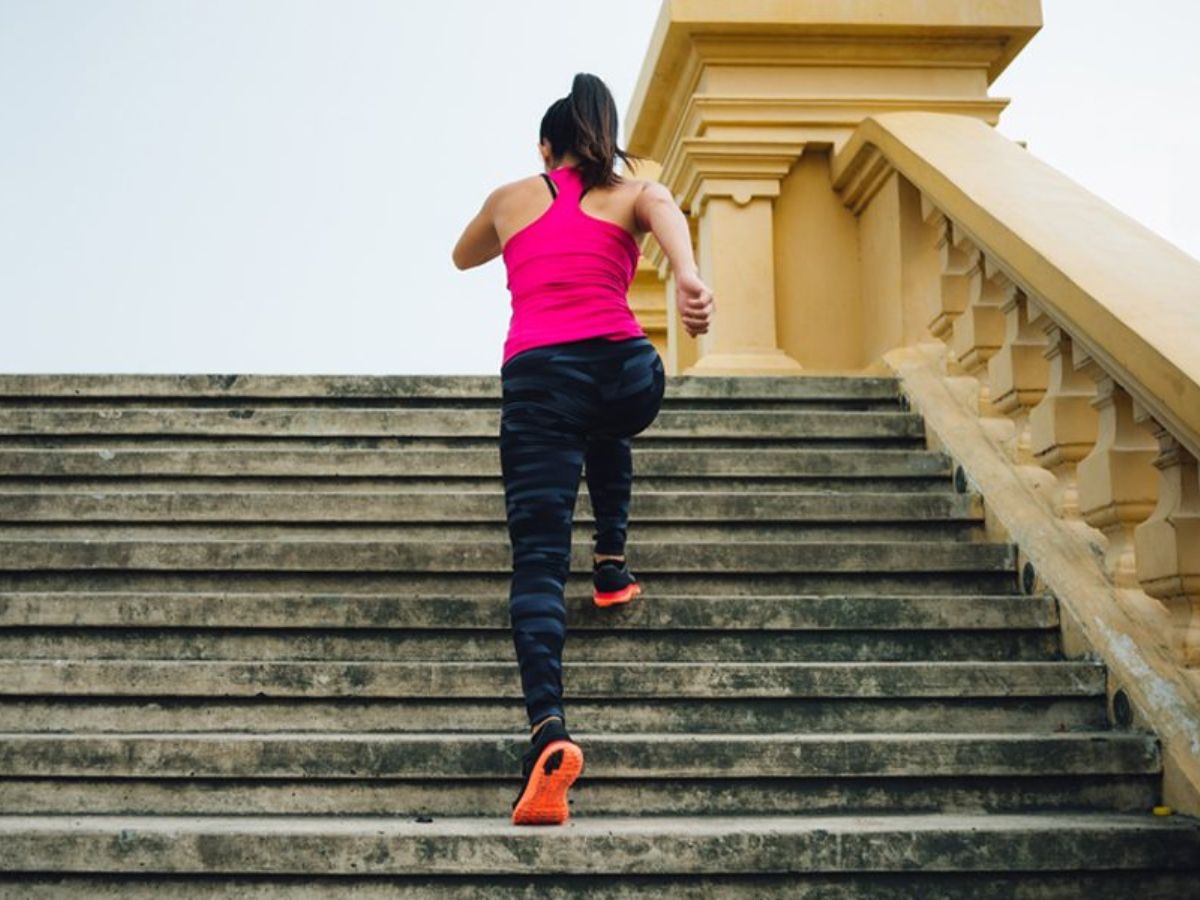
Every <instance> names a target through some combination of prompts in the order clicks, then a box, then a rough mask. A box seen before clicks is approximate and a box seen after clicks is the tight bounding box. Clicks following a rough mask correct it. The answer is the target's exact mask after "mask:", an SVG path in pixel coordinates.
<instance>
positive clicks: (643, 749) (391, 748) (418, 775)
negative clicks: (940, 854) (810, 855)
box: [0, 727, 1162, 789]
mask: <svg viewBox="0 0 1200 900" xmlns="http://www.w3.org/2000/svg"><path fill="white" fill-rule="evenodd" d="M572 737H574V738H575V740H576V741H577V742H578V743H579V744H580V746H581V747H583V750H584V770H583V772H582V774H581V775H580V784H581V785H582V784H583V783H584V782H594V781H597V780H606V779H618V778H625V779H629V778H638V779H706V778H749V779H759V778H810V777H843V778H846V777H864V776H872V777H880V776H903V777H908V778H918V777H920V778H927V777H944V776H969V775H1071V774H1090V775H1099V774H1109V775H1118V774H1152V773H1154V772H1160V771H1161V768H1162V760H1161V756H1160V752H1159V746H1158V741H1157V738H1155V737H1154V736H1153V735H1148V734H1141V733H1119V732H1100V733H1091V734H1088V733H1070V732H1066V733H1062V734H1012V733H999V734H954V733H946V732H934V733H924V734H883V733H880V734H866V735H862V734H768V735H759V734H756V735H740V734H644V733H640V734H639V733H635V734H604V733H596V734H593V733H588V732H584V731H582V730H580V729H578V728H575V727H573V728H572ZM528 747H529V739H528V736H527V735H525V734H512V733H506V734H497V733H482V734H480V733H476V734H446V733H441V734H438V733H432V734H418V733H408V734H354V733H341V734H313V733H312V732H308V731H303V732H293V733H275V734H253V733H251V734H246V733H236V732H235V733H221V734H212V733H200V734H197V733H174V734H172V733H157V734H138V733H133V734H129V733H124V734H79V733H76V734H37V733H34V734H22V733H17V734H13V733H5V734H0V777H4V778H24V777H31V776H32V777H48V776H55V777H105V778H191V777H207V778H254V779H261V778H294V779H295V778H397V779H398V778H407V779H424V778H440V779H445V780H452V781H456V780H458V779H475V778H497V779H511V780H512V781H513V786H514V787H515V788H518V789H519V788H520V771H521V754H522V753H524V752H525V750H527V749H528Z"/></svg>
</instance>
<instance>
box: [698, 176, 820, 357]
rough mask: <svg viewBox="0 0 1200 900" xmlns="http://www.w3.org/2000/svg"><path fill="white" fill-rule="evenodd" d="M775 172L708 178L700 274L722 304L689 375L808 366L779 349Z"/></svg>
mask: <svg viewBox="0 0 1200 900" xmlns="http://www.w3.org/2000/svg"><path fill="white" fill-rule="evenodd" d="M778 196H779V181H778V180H777V179H774V178H760V179H732V178H702V179H701V180H700V182H699V187H698V190H697V192H696V195H695V197H694V199H693V201H692V206H693V210H694V213H693V214H694V215H696V216H697V217H698V218H699V224H700V248H699V258H698V260H697V262H698V265H699V267H700V277H701V278H702V279H704V281H705V282H706V283H707V284H708V286H709V287H710V288H712V291H713V297H714V298H715V303H716V305H717V307H718V309H719V312H716V313H715V314H714V315H713V320H712V322H711V324H710V325H709V331H708V333H707V334H704V335H700V336H699V339H698V353H699V358H698V359H697V361H696V363H695V364H694V365H692V366H691V367H689V368H688V369H685V370H684V372H683V373H682V374H684V375H791V374H799V373H800V372H801V366H800V364H799V363H798V362H796V361H795V360H794V359H792V358H791V357H790V356H788V355H787V354H786V353H784V352H783V350H781V349H780V348H779V344H778V339H777V334H776V319H775V260H774V231H775V228H774V214H773V208H772V205H773V202H774V199H775V198H776V197H778Z"/></svg>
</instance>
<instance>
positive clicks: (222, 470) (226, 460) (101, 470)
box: [0, 435, 951, 493]
mask: <svg viewBox="0 0 1200 900" xmlns="http://www.w3.org/2000/svg"><path fill="white" fill-rule="evenodd" d="M17 440H19V439H14V438H8V439H6V440H5V441H4V443H2V444H0V472H3V473H5V475H6V476H15V477H20V478H34V477H46V476H53V478H54V479H62V478H67V477H70V478H81V477H88V476H95V477H120V478H122V479H130V478H135V477H138V476H143V477H147V478H150V477H152V478H156V479H157V478H165V477H175V478H186V477H191V478H203V479H205V480H203V481H191V482H188V481H180V482H175V483H172V485H171V490H172V491H176V490H200V491H208V490H211V488H212V484H211V482H210V481H208V480H207V479H211V478H220V479H221V482H220V483H221V485H222V486H224V485H226V484H228V483H229V482H231V481H233V480H235V479H236V478H237V477H238V476H254V477H267V476H280V477H283V476H286V477H287V478H288V479H289V481H288V482H287V484H289V485H292V486H293V487H294V486H295V484H296V481H295V479H301V478H314V479H320V478H321V477H323V476H331V475H332V476H336V478H337V479H338V481H336V482H334V483H333V484H332V485H330V484H328V483H327V484H325V488H326V489H333V490H337V491H341V490H343V489H344V487H345V484H344V481H342V479H346V478H355V479H366V478H388V479H393V478H397V477H403V478H443V479H445V478H461V479H466V478H490V479H497V480H498V479H499V478H500V456H499V451H498V449H497V444H496V437H495V436H493V437H492V438H491V439H490V440H484V439H479V440H478V441H477V443H478V444H480V445H481V446H478V447H471V446H469V445H468V442H467V441H462V442H460V444H461V446H456V447H454V448H442V449H436V448H421V447H415V448H407V449H403V448H402V449H397V448H395V447H392V446H390V443H389V444H388V445H386V446H374V447H355V448H349V447H344V446H339V445H336V444H333V443H331V444H330V445H329V446H322V447H311V446H306V447H297V446H296V443H297V442H296V441H294V440H287V441H279V440H274V441H273V440H270V439H265V440H255V441H253V442H246V441H241V442H230V441H223V442H222V441H218V442H215V443H218V444H224V445H225V446H214V442H213V441H192V442H191V443H190V445H189V446H186V447H182V446H174V447H173V448H172V449H163V448H162V447H161V446H158V445H156V446H153V447H147V446H146V445H145V444H144V443H141V442H137V441H128V440H126V441H120V442H117V441H115V440H108V441H105V440H101V439H98V438H96V437H93V436H91V435H89V436H86V437H83V436H81V437H80V438H78V440H76V439H72V442H71V444H70V446H67V447H57V446H52V445H48V444H52V443H53V442H54V441H55V439H46V438H41V437H39V438H38V439H37V444H38V445H37V446H32V447H14V446H12V445H13V444H14V442H15V441H17ZM30 440H32V439H30ZM58 442H61V439H59V441H58ZM81 443H85V444H87V445H88V446H87V447H81V446H80V444H81ZM172 443H173V444H175V445H178V444H182V443H184V441H183V440H182V439H179V438H172ZM631 447H632V449H631V454H632V458H633V467H634V471H635V472H636V473H637V478H638V487H639V490H641V489H642V488H644V487H645V486H646V481H650V483H651V484H653V483H655V482H654V481H652V479H656V478H667V477H670V478H673V479H683V478H687V479H705V478H707V479H711V480H712V481H713V483H714V486H716V487H718V488H719V486H720V485H721V484H723V483H725V482H726V481H730V480H734V479H737V478H745V477H750V476H756V477H761V478H787V479H791V480H804V479H812V480H815V479H835V478H836V479H845V480H847V481H851V482H853V481H866V482H867V483H868V484H870V483H872V482H878V481H880V480H882V479H893V480H904V481H911V480H916V481H921V480H926V479H935V480H936V481H937V483H938V484H939V485H940V486H941V487H942V488H943V489H948V488H949V485H950V476H951V460H950V458H949V457H947V456H946V455H945V454H942V453H936V452H933V451H929V450H924V449H912V450H897V449H891V450H889V449H866V450H862V449H859V450H855V449H841V450H825V449H814V448H812V447H808V446H799V447H787V448H779V447H739V448H738V449H736V450H731V449H704V448H703V447H701V446H699V445H696V444H694V443H693V444H692V445H689V446H687V449H686V452H683V453H681V452H680V447H679V446H675V447H671V448H658V449H656V448H654V447H653V446H647V444H646V442H645V440H644V439H643V436H642V435H638V438H637V440H635V441H633V442H632V445H631ZM249 483H250V484H253V483H254V482H249ZM313 483H314V484H320V483H321V482H320V481H319V480H317V481H314V482H313ZM67 484H68V485H69V486H71V487H72V488H73V485H74V483H73V482H67ZM120 484H121V483H116V484H113V483H108V484H106V483H105V482H97V483H96V484H95V485H94V486H95V487H97V488H103V489H106V490H110V491H111V490H119V489H121V488H120V487H119V485H120ZM150 484H151V485H153V484H155V482H150ZM392 484H395V482H383V483H382V486H383V487H388V486H389V485H392ZM22 487H23V489H25V490H29V491H37V492H46V493H53V492H55V491H57V490H60V488H58V486H57V483H56V481H46V482H40V483H34V484H29V485H24V484H23V485H22ZM92 487H93V485H88V489H91V488H92ZM308 487H309V485H308V484H306V485H305V489H308ZM368 487H369V486H368ZM130 489H133V490H145V489H146V488H145V486H144V485H140V484H138V483H137V482H133V483H132V485H131V488H130ZM389 489H391V488H389Z"/></svg>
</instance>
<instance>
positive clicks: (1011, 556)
mask: <svg viewBox="0 0 1200 900" xmlns="http://www.w3.org/2000/svg"><path fill="white" fill-rule="evenodd" d="M628 557H629V561H630V565H631V567H632V568H633V569H634V571H635V572H637V573H639V575H644V574H648V573H653V572H673V573H681V572H701V573H720V572H724V573H739V574H748V573H756V572H763V573H770V572H776V573H779V572H789V573H796V572H822V573H824V572H861V571H863V570H864V569H871V570H872V571H874V572H897V571H900V572H920V573H929V572H979V571H990V572H1001V571H1002V572H1007V573H1012V574H1015V567H1016V549H1015V547H1014V546H1013V545H1011V544H1005V543H955V542H949V541H893V542H882V541H881V542H870V541H866V542H857V543H852V542H838V543H833V542H811V541H769V542H767V541H763V542H739V543H733V544H731V543H728V542H695V543H677V544H676V543H665V542H648V541H638V542H637V543H636V545H635V546H631V547H630V549H629V552H628ZM570 564H571V567H572V568H573V569H575V570H576V571H586V572H590V571H591V568H592V543H591V541H590V540H580V539H578V538H576V539H575V540H574V541H573V544H572V548H571V560H570ZM0 566H3V567H4V569H7V570H22V569H73V570H79V569H85V570H86V569H190V570H196V569H202V570H203V569H207V570H213V569H217V570H221V571H230V570H288V569H300V570H305V571H314V570H319V571H327V572H328V571H343V570H352V571H356V572H364V571H372V572H460V573H464V572H492V573H507V574H509V576H510V577H511V572H512V547H511V545H510V544H509V542H508V541H507V540H504V541H449V540H438V541H411V542H397V541H391V540H377V541H375V540H366V539H362V540H359V539H356V537H355V535H354V534H353V533H348V534H341V535H340V536H339V537H337V538H326V539H314V540H304V539H295V540H283V539H278V538H276V539H266V540H261V541H255V540H205V539H203V538H196V539H188V538H187V537H184V536H180V537H171V538H167V537H163V538H161V539H158V540H153V539H151V540H144V541H139V540H120V539H114V540H109V539H104V540H90V539H87V538H82V539H79V540H76V541H67V540H60V539H54V538H51V539H46V540H37V539H29V540H24V539H22V540H11V539H8V540H0Z"/></svg>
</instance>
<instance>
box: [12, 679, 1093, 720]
mask: <svg viewBox="0 0 1200 900" xmlns="http://www.w3.org/2000/svg"><path fill="white" fill-rule="evenodd" d="M514 665H515V664H514ZM570 716H571V722H572V727H576V726H577V727H578V728H580V729H581V730H584V731H591V732H611V733H620V734H627V733H632V732H639V731H641V732H644V731H653V732H661V733H667V732H670V733H691V734H695V733H705V734H711V733H720V732H728V731H730V730H735V731H736V732H738V733H742V734H755V733H761V734H776V733H780V732H788V731H791V732H797V733H815V732H828V733H846V732H855V733H863V732H870V733H874V732H894V731H911V732H921V731H959V732H964V733H970V732H974V731H987V732H1022V731H1024V732H1030V731H1032V732H1056V731H1073V730H1080V731H1096V730H1103V729H1106V728H1108V727H1109V721H1108V713H1107V710H1106V703H1105V697H1104V695H1103V694H1102V693H1093V694H1078V695H1073V696H1065V697H1056V696H1045V697H1034V696H1028V695H1024V694H1018V695H1015V696H1011V697H1010V696H1000V695H997V696H989V697H972V696H964V697H954V696H948V697H928V696H922V697H911V698H910V697H861V698H860V697H769V698H757V697H741V696H739V697H724V698H721V697H712V698H709V697H704V698H695V697H668V698H655V697H649V698H636V697H635V698H617V699H612V700H609V699H602V698H589V697H582V698H581V697H575V696H574V695H571V697H570ZM527 724H528V723H527V720H526V715H525V710H524V706H523V704H522V702H521V700H520V699H518V698H492V699H487V700H472V699H460V698H370V697H368V698H361V699H360V698H358V697H356V696H353V695H350V696H346V697H335V698H301V699H299V700H297V699H296V698H293V697H280V698H272V697H257V696H256V697H244V696H243V697H231V698H222V697H178V696H171V697H165V698H153V697H141V696H131V697H103V696H96V695H91V696H86V695H85V696H82V697H48V696H20V695H16V696H9V697H4V698H2V699H0V731H30V732H33V731H39V732H54V731H57V732H75V731H90V732H110V731H113V730H118V729H120V730H138V731H147V732H149V731H247V732H256V733H257V732H270V731H309V732H320V733H340V732H343V731H347V730H351V731H384V732H390V733H394V732H411V731H424V732H435V731H436V732H443V731H446V732H456V731H463V730H469V729H475V730H483V731H510V732H519V731H521V730H522V729H523V728H525V727H526V726H527Z"/></svg>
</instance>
